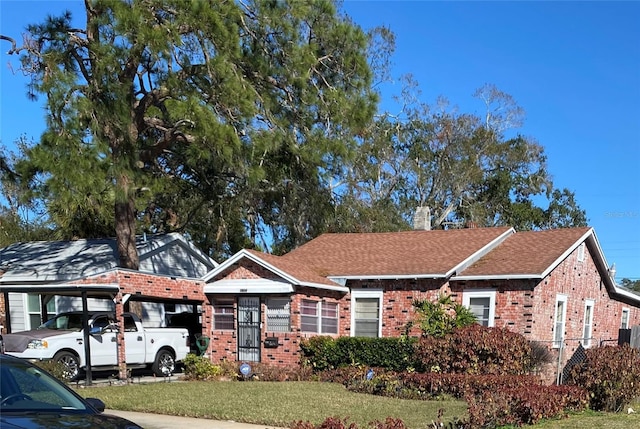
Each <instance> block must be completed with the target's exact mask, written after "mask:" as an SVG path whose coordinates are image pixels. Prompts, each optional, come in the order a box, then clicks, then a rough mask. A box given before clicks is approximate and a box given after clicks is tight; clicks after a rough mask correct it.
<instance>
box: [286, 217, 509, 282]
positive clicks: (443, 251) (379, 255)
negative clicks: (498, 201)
mask: <svg viewBox="0 0 640 429" xmlns="http://www.w3.org/2000/svg"><path fill="white" fill-rule="evenodd" d="M512 232H513V230H512V228H509V227H500V228H470V229H456V230H432V231H403V232H384V233H364V234H324V235H321V236H319V237H317V238H316V239H314V240H311V241H310V242H308V243H306V244H304V245H303V246H301V247H299V248H297V249H295V250H293V251H291V252H290V253H288V254H286V255H283V256H282V257H281V258H280V259H281V260H286V261H289V262H290V263H291V264H292V266H294V267H297V266H298V265H303V264H304V265H307V266H308V267H310V268H311V269H312V271H313V272H316V273H317V274H319V275H323V276H336V277H340V276H346V277H349V276H354V277H355V276H367V277H374V276H394V275H399V276H409V275H416V276H419V275H422V276H424V275H435V276H444V275H446V274H449V273H451V271H452V270H454V269H455V268H456V267H458V266H459V265H460V264H462V263H463V262H465V261H466V260H467V259H468V258H470V257H471V256H473V255H474V254H475V253H476V252H478V251H479V250H481V249H482V248H484V247H485V246H487V245H489V244H490V243H492V242H493V241H494V240H496V239H498V238H499V237H501V236H502V235H503V234H504V235H509V234H510V233H512Z"/></svg>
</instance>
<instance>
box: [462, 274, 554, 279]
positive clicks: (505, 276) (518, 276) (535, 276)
mask: <svg viewBox="0 0 640 429" xmlns="http://www.w3.org/2000/svg"><path fill="white" fill-rule="evenodd" d="M543 278H544V277H543V276H542V275H541V274H500V275H497V276H496V275H478V276H453V277H451V280H527V279H536V280H539V279H543Z"/></svg>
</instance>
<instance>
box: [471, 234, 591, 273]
mask: <svg viewBox="0 0 640 429" xmlns="http://www.w3.org/2000/svg"><path fill="white" fill-rule="evenodd" d="M589 231H591V228H589V227H581V228H566V229H553V230H545V231H524V232H517V233H515V234H512V235H511V236H509V237H508V238H507V239H506V240H505V241H503V242H502V243H501V244H500V245H499V246H498V247H496V248H495V249H493V250H492V251H491V252H489V253H488V254H486V255H485V256H483V257H482V258H481V259H479V260H478V261H477V262H476V263H474V264H473V265H471V266H470V267H469V268H467V269H465V270H464V271H463V272H462V273H460V276H462V277H467V276H478V277H483V276H486V277H492V276H505V275H528V274H534V275H542V274H543V273H544V272H545V271H546V270H548V269H549V268H550V267H551V266H552V265H553V264H554V263H555V262H560V261H558V259H559V258H560V257H561V256H562V255H563V254H565V252H566V251H567V250H569V249H570V248H571V247H572V246H574V245H576V244H578V241H579V240H580V239H582V237H583V236H584V235H585V234H587V233H588V232H589Z"/></svg>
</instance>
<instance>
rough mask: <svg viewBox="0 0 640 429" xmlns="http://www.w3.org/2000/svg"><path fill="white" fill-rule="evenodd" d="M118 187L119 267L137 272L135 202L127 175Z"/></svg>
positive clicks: (121, 177) (120, 177) (117, 235)
mask: <svg viewBox="0 0 640 429" xmlns="http://www.w3.org/2000/svg"><path fill="white" fill-rule="evenodd" d="M116 187H117V188H118V189H117V191H116V195H117V196H116V202H115V216H116V225H115V227H116V242H117V245H118V257H119V261H120V262H119V266H120V267H121V268H128V269H131V270H137V269H138V267H139V265H140V260H139V258H138V249H137V248H136V218H135V202H134V200H133V197H131V196H130V192H129V178H128V177H127V176H126V175H120V176H119V177H118V183H117V184H116Z"/></svg>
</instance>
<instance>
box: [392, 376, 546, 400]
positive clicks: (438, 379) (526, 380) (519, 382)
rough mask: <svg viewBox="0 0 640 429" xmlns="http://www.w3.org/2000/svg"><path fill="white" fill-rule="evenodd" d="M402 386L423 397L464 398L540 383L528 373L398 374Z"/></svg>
mask: <svg viewBox="0 0 640 429" xmlns="http://www.w3.org/2000/svg"><path fill="white" fill-rule="evenodd" d="M398 379H399V380H400V382H401V384H402V386H403V387H404V388H406V389H408V390H410V391H415V392H421V393H422V396H423V397H428V396H431V397H434V398H435V397H438V396H441V395H451V396H453V397H455V398H464V397H465V396H467V395H478V394H480V393H482V392H485V391H489V392H493V391H501V390H507V389H520V388H528V387H530V386H539V385H541V382H540V379H538V378H537V377H534V376H530V375H501V376H498V375H470V374H438V373H424V374H418V373H414V374H406V373H405V374H398Z"/></svg>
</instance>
